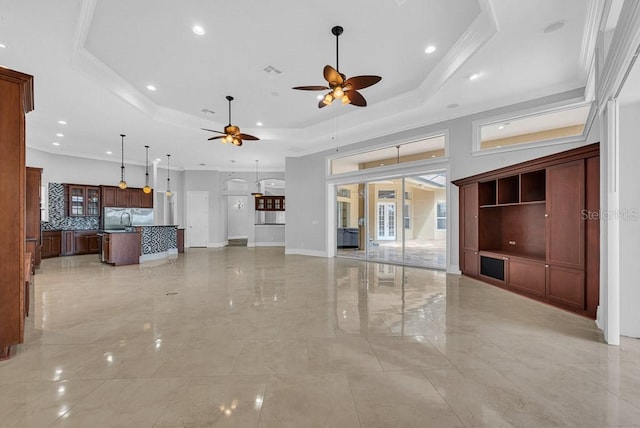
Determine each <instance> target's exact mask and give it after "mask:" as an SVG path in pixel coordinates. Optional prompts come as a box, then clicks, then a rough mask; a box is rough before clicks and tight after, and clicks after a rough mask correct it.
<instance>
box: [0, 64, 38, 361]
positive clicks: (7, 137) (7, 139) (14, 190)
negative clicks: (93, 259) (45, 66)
mask: <svg viewBox="0 0 640 428" xmlns="http://www.w3.org/2000/svg"><path fill="white" fill-rule="evenodd" d="M0 94H2V95H1V96H0V231H1V232H2V245H0V261H1V262H0V360H2V359H6V358H9V357H10V356H11V347H12V346H13V345H16V344H18V343H22V341H23V339H24V317H25V298H26V294H25V290H26V287H25V282H26V280H27V279H28V278H27V275H28V273H29V271H30V269H29V267H28V264H29V259H28V257H27V256H26V255H25V249H26V231H25V212H26V210H25V206H26V198H25V196H26V195H25V191H26V174H25V166H26V165H25V115H26V113H28V112H30V111H32V110H33V76H29V75H27V74H23V73H19V72H17V71H13V70H10V69H8V68H2V67H0ZM25 260H26V263H25Z"/></svg>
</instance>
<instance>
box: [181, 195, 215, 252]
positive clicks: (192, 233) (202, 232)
mask: <svg viewBox="0 0 640 428" xmlns="http://www.w3.org/2000/svg"><path fill="white" fill-rule="evenodd" d="M186 234H187V236H186V237H185V239H186V244H187V246H188V247H207V244H208V242H209V192H206V191H194V190H190V191H189V192H187V231H186Z"/></svg>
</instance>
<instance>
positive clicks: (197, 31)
mask: <svg viewBox="0 0 640 428" xmlns="http://www.w3.org/2000/svg"><path fill="white" fill-rule="evenodd" d="M191 30H192V31H193V33H194V34H196V35H198V36H204V28H202V27H201V26H200V25H194V26H193V27H192V28H191Z"/></svg>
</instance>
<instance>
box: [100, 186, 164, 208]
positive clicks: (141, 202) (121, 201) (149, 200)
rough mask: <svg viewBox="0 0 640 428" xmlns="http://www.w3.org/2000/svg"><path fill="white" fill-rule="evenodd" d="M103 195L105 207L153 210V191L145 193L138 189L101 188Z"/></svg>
mask: <svg viewBox="0 0 640 428" xmlns="http://www.w3.org/2000/svg"><path fill="white" fill-rule="evenodd" d="M101 193H102V206H103V207H117V208H153V191H152V192H151V193H144V191H143V190H142V189H140V188H137V187H128V188H126V189H120V188H119V187H116V186H101Z"/></svg>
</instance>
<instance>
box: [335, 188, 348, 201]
mask: <svg viewBox="0 0 640 428" xmlns="http://www.w3.org/2000/svg"><path fill="white" fill-rule="evenodd" d="M337 196H338V197H339V198H350V197H351V190H349V189H345V188H344V187H339V188H338V192H337Z"/></svg>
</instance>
